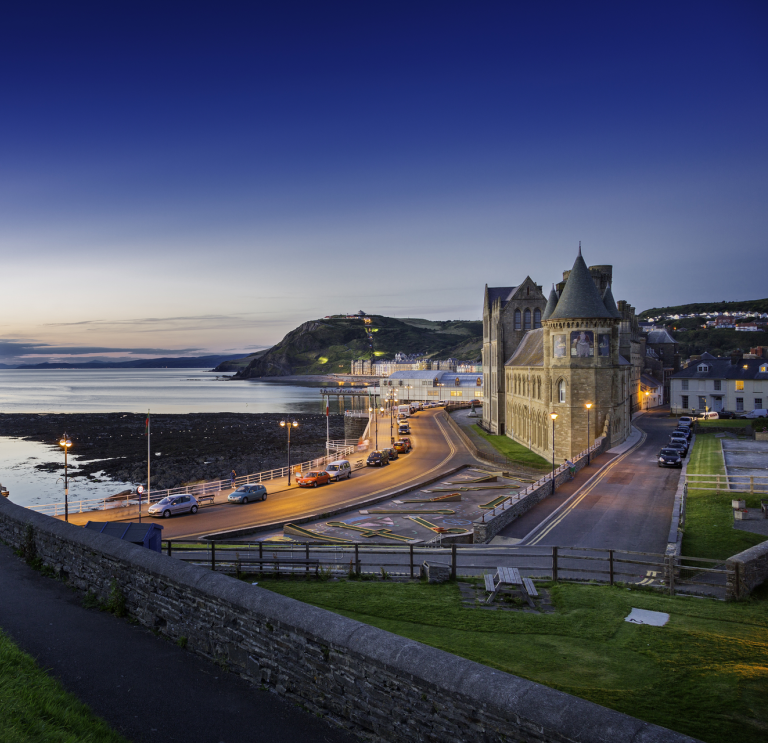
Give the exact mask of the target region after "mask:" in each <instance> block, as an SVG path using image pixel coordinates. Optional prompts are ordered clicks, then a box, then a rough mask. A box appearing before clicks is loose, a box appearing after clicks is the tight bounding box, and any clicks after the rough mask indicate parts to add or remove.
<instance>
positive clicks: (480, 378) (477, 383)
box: [475, 377, 483, 387]
mask: <svg viewBox="0 0 768 743" xmlns="http://www.w3.org/2000/svg"><path fill="white" fill-rule="evenodd" d="M475 384H476V385H477V386H478V387H481V386H482V384H483V378H482V377H478V378H477V381H476V382H475Z"/></svg>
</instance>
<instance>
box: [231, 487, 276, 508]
mask: <svg viewBox="0 0 768 743" xmlns="http://www.w3.org/2000/svg"><path fill="white" fill-rule="evenodd" d="M266 499H267V489H266V488H265V487H264V486H263V485H241V486H240V487H239V488H238V489H237V490H235V491H234V492H233V493H230V494H229V495H228V496H227V500H228V501H229V502H230V503H243V504H245V503H251V502H252V501H256V500H266Z"/></svg>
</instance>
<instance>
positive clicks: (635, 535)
mask: <svg viewBox="0 0 768 743" xmlns="http://www.w3.org/2000/svg"><path fill="white" fill-rule="evenodd" d="M633 425H634V426H635V427H636V428H638V429H639V431H640V436H639V437H638V438H637V441H636V442H635V444H634V446H633V447H632V448H624V447H622V448H623V449H624V451H623V452H622V453H619V454H616V453H615V450H611V452H607V453H606V454H604V455H601V456H600V457H598V458H597V459H596V460H595V462H594V463H593V464H592V465H590V467H586V468H584V469H582V470H581V471H580V472H579V473H578V474H577V476H576V478H575V479H574V480H573V481H571V482H568V483H565V484H564V485H562V486H561V487H560V488H559V489H558V491H557V493H556V494H555V496H553V497H551V498H547V499H545V500H544V501H542V503H540V504H538V505H537V506H535V507H534V508H532V509H531V510H530V511H529V512H528V513H527V514H525V516H523V517H522V518H520V519H518V520H517V521H516V522H514V523H513V524H511V525H510V526H509V527H507V528H506V529H504V530H503V531H502V532H501V534H500V535H499V536H501V537H506V538H508V539H509V538H512V539H519V540H521V541H520V543H521V544H525V545H540V546H545V545H552V546H569V547H579V548H587V549H589V548H593V549H621V550H630V551H635V552H650V553H655V554H663V553H664V551H665V550H666V546H667V535H668V533H669V524H670V521H671V518H672V507H673V505H674V499H675V491H676V489H677V484H678V481H679V479H680V471H679V470H675V469H664V468H660V467H659V466H658V460H657V456H656V455H657V453H658V451H659V449H661V447H662V445H663V444H664V443H666V441H667V440H668V437H669V433H670V432H671V431H672V429H674V428H675V426H676V420H675V419H674V418H670V417H669V415H668V411H667V410H662V411H659V412H655V413H654V412H652V411H649V412H647V413H645V414H644V415H643V416H642V417H638V418H637V419H636V420H635V421H634V423H633ZM630 446H631V445H630ZM599 467H604V469H603V470H602V471H600V472H596V470H597V469H598V468H599ZM526 528H530V531H528V532H526V531H525V529H526Z"/></svg>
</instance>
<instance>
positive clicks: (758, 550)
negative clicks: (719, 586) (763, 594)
mask: <svg viewBox="0 0 768 743" xmlns="http://www.w3.org/2000/svg"><path fill="white" fill-rule="evenodd" d="M725 567H726V570H727V571H728V572H727V586H726V598H729V599H741V598H745V597H747V596H749V594H750V593H752V591H754V590H755V588H757V587H758V586H759V585H760V584H761V583H764V582H765V581H766V580H768V540H766V541H765V542H761V543H760V544H756V545H755V546H754V547H750V548H749V549H748V550H744V551H743V552H739V554H738V555H734V556H733V557H729V558H728V559H727V560H726V562H725Z"/></svg>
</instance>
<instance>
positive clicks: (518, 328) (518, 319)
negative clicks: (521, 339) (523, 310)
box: [515, 310, 523, 330]
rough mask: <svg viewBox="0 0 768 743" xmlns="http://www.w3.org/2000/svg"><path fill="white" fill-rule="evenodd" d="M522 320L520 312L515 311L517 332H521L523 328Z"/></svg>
mask: <svg viewBox="0 0 768 743" xmlns="http://www.w3.org/2000/svg"><path fill="white" fill-rule="evenodd" d="M520 320H521V318H520V310H515V330H520V329H521V328H522V327H523V326H522V323H521V322H520Z"/></svg>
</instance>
